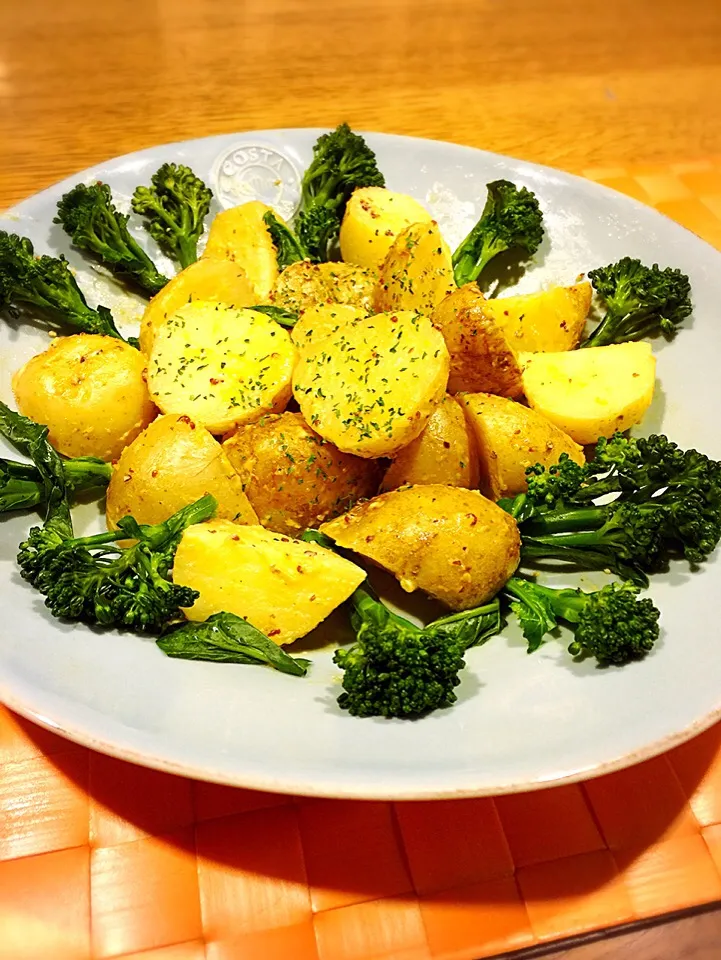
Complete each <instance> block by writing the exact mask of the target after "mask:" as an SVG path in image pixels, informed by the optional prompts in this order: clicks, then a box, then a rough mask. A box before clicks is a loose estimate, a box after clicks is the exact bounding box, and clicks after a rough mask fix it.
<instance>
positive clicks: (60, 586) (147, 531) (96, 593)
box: [21, 495, 217, 632]
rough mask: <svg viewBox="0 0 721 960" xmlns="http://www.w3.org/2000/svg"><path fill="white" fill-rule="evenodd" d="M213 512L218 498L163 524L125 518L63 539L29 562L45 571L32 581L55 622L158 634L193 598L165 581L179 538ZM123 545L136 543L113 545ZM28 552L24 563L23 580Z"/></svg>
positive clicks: (199, 503)
mask: <svg viewBox="0 0 721 960" xmlns="http://www.w3.org/2000/svg"><path fill="white" fill-rule="evenodd" d="M216 505H217V504H216V501H215V498H214V497H212V496H210V495H206V496H204V497H201V499H200V500H197V501H196V502H195V503H193V504H191V505H190V506H188V507H183V509H182V510H179V511H178V512H177V513H175V514H173V516H172V517H170V518H169V519H168V520H166V521H164V522H163V523H158V524H155V525H153V526H147V525H144V524H138V523H136V522H135V520H134V519H133V518H132V517H124V518H123V519H122V520H120V521H119V523H118V529H117V530H115V531H112V532H110V533H101V534H98V535H97V536H93V537H78V538H73V539H64V540H63V541H62V542H61V543H60V544H58V545H56V546H55V547H53V548H51V549H50V550H44V551H43V553H42V556H38V557H36V558H34V559H33V564H34V568H37V566H38V565H41V567H42V569H41V571H40V575H39V576H37V575H36V576H34V580H33V581H32V582H33V583H34V585H35V586H36V587H37V588H38V589H39V590H40V592H41V593H43V594H44V595H45V605H46V606H47V607H48V608H49V609H50V611H51V612H52V613H53V615H54V616H56V617H61V618H63V619H68V620H79V621H82V622H84V623H95V624H101V625H103V626H119V627H126V628H129V629H131V630H135V631H138V632H146V631H153V632H157V631H159V630H162V629H163V628H165V627H166V626H167V625H168V624H169V623H171V622H173V621H175V620H178V619H179V618H180V617H181V616H182V612H181V608H183V607H189V606H192V605H193V603H194V602H195V600H196V599H197V597H198V594H197V592H196V591H195V590H192V589H190V588H189V587H183V586H179V585H177V584H174V583H173V582H172V581H171V580H170V578H169V577H170V570H171V568H172V565H173V559H174V557H175V550H176V548H177V546H178V543H179V542H180V538H181V536H182V534H183V531H184V530H185V529H186V527H189V526H190V525H191V524H193V523H200V522H202V521H203V520H208V519H209V518H210V517H211V516H212V515H213V514H214V513H215V508H216ZM127 539H131V540H134V541H136V542H135V543H134V545H133V546H131V547H128V548H126V549H122V548H121V547H118V546H117V544H116V542H115V541H117V540H127ZM22 551H23V548H22V547H21V552H22ZM26 553H27V551H26V550H25V552H24V553H23V556H22V558H21V572H22V574H23V576H26V569H27V561H26ZM33 572H34V571H33ZM27 579H29V578H27Z"/></svg>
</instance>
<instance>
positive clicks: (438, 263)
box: [373, 220, 456, 316]
mask: <svg viewBox="0 0 721 960" xmlns="http://www.w3.org/2000/svg"><path fill="white" fill-rule="evenodd" d="M455 289H456V283H455V280H454V279H453V265H452V263H451V252H450V250H449V249H448V246H447V244H446V242H445V240H444V239H443V237H442V236H441V231H440V229H439V227H438V224H437V223H436V221H435V220H431V221H427V222H424V223H413V224H411V225H410V226H409V227H406V229H405V230H403V231H402V232H401V233H399V234H398V236H397V237H396V239H395V240H394V241H393V245H392V246H391V248H390V250H389V251H388V253H387V255H386V258H385V260H384V261H383V265H382V266H381V268H380V273H379V276H378V283H377V284H376V288H375V293H374V296H373V304H374V307H375V310H376V312H377V313H384V312H386V311H392V310H417V311H418V312H419V313H424V314H426V316H429V315H430V312H431V311H432V310H433V308H434V307H435V306H436V304H438V303H440V302H441V300H443V299H444V297H447V296H448V294H450V293H451V292H452V291H453V290H455Z"/></svg>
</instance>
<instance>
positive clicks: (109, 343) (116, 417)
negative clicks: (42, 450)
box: [12, 333, 158, 460]
mask: <svg viewBox="0 0 721 960" xmlns="http://www.w3.org/2000/svg"><path fill="white" fill-rule="evenodd" d="M12 388H13V393H14V394H15V400H16V402H17V406H18V410H19V411H20V413H22V414H24V416H26V417H30V419H31V420H35V421H37V423H43V424H45V425H46V426H47V428H48V437H49V439H50V443H52V445H53V446H54V447H55V449H56V450H59V451H60V453H63V454H65V456H66V457H100V459H101V460H115V459H116V458H117V457H119V456H120V454H121V452H122V450H123V448H124V447H126V446H127V445H128V444H129V443H130V442H131V441H132V440H134V439H135V437H137V435H138V434H139V433H140V432H141V430H144V429H145V428H146V427H147V425H148V424H149V423H150V421H151V420H153V419H154V418H155V417H156V416H157V413H158V411H157V410H156V408H155V406H154V404H153V402H152V400H151V399H150V395H149V393H148V388H147V386H146V384H145V357H144V356H143V355H142V353H140V351H139V350H136V349H135V348H134V347H131V346H129V345H128V344H127V343H124V342H123V341H122V340H118V339H117V338H116V337H103V336H100V335H99V334H91V333H78V334H75V335H74V336H71V337H62V338H60V339H57V340H55V341H54V342H53V343H52V345H51V346H49V347H48V349H47V350H44V351H43V352H42V353H39V354H37V356H34V357H32V358H31V359H30V360H28V362H27V363H26V364H25V366H24V367H21V369H20V370H18V371H17V372H16V373H15V375H14V376H13V379H12Z"/></svg>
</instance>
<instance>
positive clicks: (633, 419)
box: [519, 340, 656, 444]
mask: <svg viewBox="0 0 721 960" xmlns="http://www.w3.org/2000/svg"><path fill="white" fill-rule="evenodd" d="M519 359H520V362H521V368H522V370H523V389H524V393H525V394H526V399H527V400H528V402H529V404H530V405H531V406H532V407H533V409H534V410H537V411H538V412H539V413H541V414H543V416H545V417H547V418H548V419H549V420H550V421H551V423H555V424H556V426H557V427H559V428H560V429H561V430H565V431H566V433H567V434H568V435H569V436H570V437H573V439H574V440H575V441H576V442H577V443H582V444H592V443H595V442H596V441H597V440H598V438H599V437H610V436H613V434H614V433H615V432H616V431H617V430H621V431H623V430H628V428H629V427H632V426H633V425H634V424H635V423H640V422H641V420H642V419H643V417H644V414H645V413H646V411H647V410H648V408H649V407H650V405H651V401H652V400H653V394H654V390H655V386H656V358H655V357H654V355H653V351H652V350H651V344H650V343H647V342H646V341H643V340H639V341H636V342H631V343H613V344H609V346H606V347H585V348H583V349H582V350H573V351H571V352H564V353H525V354H521V356H520V358H519Z"/></svg>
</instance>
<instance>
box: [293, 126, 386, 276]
mask: <svg viewBox="0 0 721 960" xmlns="http://www.w3.org/2000/svg"><path fill="white" fill-rule="evenodd" d="M384 186H385V178H384V176H383V174H382V173H381V172H380V170H379V169H378V164H377V160H376V155H375V154H374V153H373V151H372V150H371V148H370V147H369V146H368V144H367V143H366V142H365V140H364V139H363V137H361V136H359V135H358V134H357V133H353V131H352V130H351V129H350V127H349V126H348V124H347V123H341V124H340V126H338V127H336V129H335V130H333V131H332V132H331V133H324V134H323V135H322V136H321V137H319V138H318V140H317V141H316V144H315V146H314V147H313V159H312V160H311V163H310V165H309V167H308V169H307V170H306V171H305V173H304V175H303V180H302V183H301V205H300V212H299V213H298V217H297V221H296V226H297V233H298V237H299V239H300V242H301V244H302V247H303V249H304V250H305V251H306V254H307V256H308V257H310V259H311V260H313V261H316V262H317V261H324V260H328V259H329V258H330V247H331V245H332V244H333V242H334V241H335V240H336V238H337V236H338V232H339V230H340V225H341V221H342V219H343V214H344V212H345V206H346V203H347V202H348V199H349V198H350V195H351V194H352V193H353V191H354V190H355V189H356V188H357V187H384Z"/></svg>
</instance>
